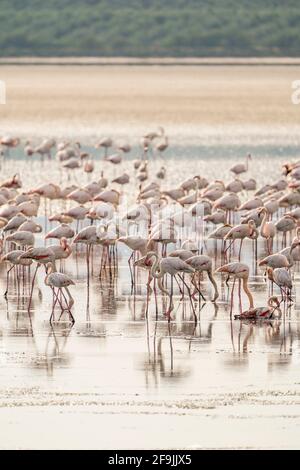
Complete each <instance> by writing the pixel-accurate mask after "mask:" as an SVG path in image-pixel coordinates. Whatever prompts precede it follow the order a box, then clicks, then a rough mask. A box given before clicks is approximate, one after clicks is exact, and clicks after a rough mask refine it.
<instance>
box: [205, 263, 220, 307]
mask: <svg viewBox="0 0 300 470" xmlns="http://www.w3.org/2000/svg"><path fill="white" fill-rule="evenodd" d="M207 274H208V277H209V280H210V282H211V283H212V285H213V286H214V289H215V295H214V298H213V301H214V302H215V301H216V300H217V298H218V297H219V291H218V286H217V283H216V281H215V278H214V276H213V273H212V271H211V269H209V270H208V271H207Z"/></svg>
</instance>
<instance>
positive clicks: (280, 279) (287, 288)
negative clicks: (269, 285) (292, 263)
mask: <svg viewBox="0 0 300 470" xmlns="http://www.w3.org/2000/svg"><path fill="white" fill-rule="evenodd" d="M267 274H268V278H269V279H270V281H272V282H274V283H275V284H276V285H277V286H278V287H279V289H280V292H281V300H282V301H283V300H284V297H283V295H285V297H286V298H289V300H291V301H292V298H291V290H292V288H293V283H292V278H291V274H290V273H289V271H287V269H286V268H276V269H273V268H270V267H268V268H267Z"/></svg>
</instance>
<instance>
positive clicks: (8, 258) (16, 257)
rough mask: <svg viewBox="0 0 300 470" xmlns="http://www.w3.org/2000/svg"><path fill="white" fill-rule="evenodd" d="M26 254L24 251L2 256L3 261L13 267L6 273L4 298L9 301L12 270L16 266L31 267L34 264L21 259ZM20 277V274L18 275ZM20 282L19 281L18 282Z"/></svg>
mask: <svg viewBox="0 0 300 470" xmlns="http://www.w3.org/2000/svg"><path fill="white" fill-rule="evenodd" d="M24 253H25V251H24V250H13V251H9V252H8V253H6V254H5V255H4V256H2V258H1V261H2V262H6V263H9V264H11V267H10V268H9V269H8V270H7V272H6V289H5V292H4V297H5V298H6V299H7V295H8V283H9V273H10V271H11V270H12V269H14V268H15V267H16V266H18V265H21V266H30V265H31V264H32V260H30V259H20V256H21V255H23V254H24ZM17 277H18V274H17ZM18 282H19V281H18Z"/></svg>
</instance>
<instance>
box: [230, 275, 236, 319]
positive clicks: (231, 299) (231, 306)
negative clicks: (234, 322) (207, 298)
mask: <svg viewBox="0 0 300 470" xmlns="http://www.w3.org/2000/svg"><path fill="white" fill-rule="evenodd" d="M235 281H236V278H234V280H233V284H232V290H231V297H230V319H232V310H233V291H234V285H235Z"/></svg>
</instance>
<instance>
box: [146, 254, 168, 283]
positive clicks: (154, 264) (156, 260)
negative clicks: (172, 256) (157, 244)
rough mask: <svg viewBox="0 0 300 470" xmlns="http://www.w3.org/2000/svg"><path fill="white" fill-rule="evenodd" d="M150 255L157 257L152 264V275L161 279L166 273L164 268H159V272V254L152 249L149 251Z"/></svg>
mask: <svg viewBox="0 0 300 470" xmlns="http://www.w3.org/2000/svg"><path fill="white" fill-rule="evenodd" d="M148 256H151V257H152V256H154V257H155V261H154V263H153V264H152V266H151V271H150V272H151V276H152V277H154V278H155V279H161V278H162V277H163V275H164V272H163V270H162V269H159V271H158V272H157V268H158V264H159V259H158V254H157V253H155V251H150V253H148Z"/></svg>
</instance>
